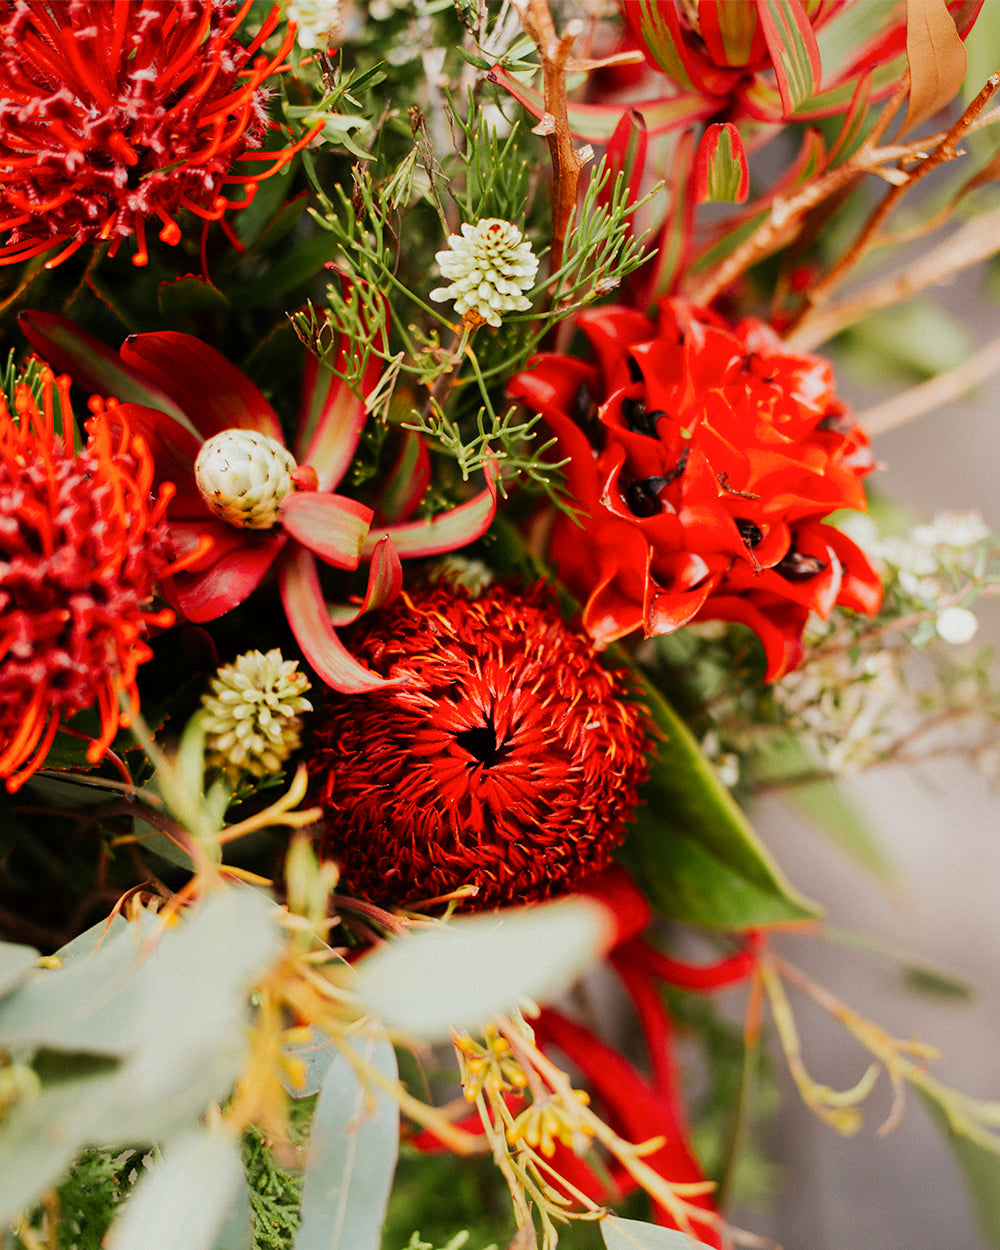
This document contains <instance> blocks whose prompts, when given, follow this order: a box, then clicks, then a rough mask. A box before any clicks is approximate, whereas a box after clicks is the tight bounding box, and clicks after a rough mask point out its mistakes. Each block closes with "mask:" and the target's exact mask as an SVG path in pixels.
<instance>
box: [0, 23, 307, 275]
mask: <svg viewBox="0 0 1000 1250" xmlns="http://www.w3.org/2000/svg"><path fill="white" fill-rule="evenodd" d="M249 8H250V3H249V0H247V2H246V3H243V4H242V5H241V6H240V7H239V9H238V10H237V8H236V5H235V3H232V2H230V0H215V2H214V3H213V0H96V2H95V0H60V2H59V3H58V4H53V3H50V2H49V0H0V229H3V230H4V231H5V232H6V236H7V237H6V242H5V244H4V245H3V246H2V247H0V263H3V264H12V263H15V262H17V261H21V260H25V259H27V258H28V257H30V256H35V255H38V254H39V253H42V252H45V251H48V250H49V249H50V248H54V247H56V246H57V245H59V244H67V245H68V246H66V247H64V249H63V250H62V251H61V252H60V253H59V254H58V255H57V256H55V257H54V258H52V259H50V260H49V261H48V262H47V264H48V265H49V266H52V265H54V264H58V262H59V261H60V260H62V259H63V258H64V257H66V256H68V255H69V254H70V253H71V252H73V251H76V249H77V248H79V247H81V246H82V245H83V244H84V243H95V242H105V241H106V242H108V243H110V245H111V246H110V250H111V253H112V254H113V253H114V252H115V251H116V250H117V249H118V248H119V247H120V245H121V243H122V241H123V240H124V239H127V238H130V237H131V236H133V235H135V237H136V244H137V251H136V255H135V256H134V258H133V261H134V263H135V264H137V265H138V264H145V263H146V260H147V259H148V254H147V251H146V239H145V225H146V222H147V221H149V222H150V223H151V224H152V225H153V227H154V228H157V229H159V237H160V238H161V239H162V240H164V242H166V243H169V244H176V243H177V242H178V241H179V240H180V237H181V231H180V227H179V226H178V224H177V222H176V220H175V216H176V214H177V213H178V212H179V211H180V210H181V209H188V210H190V211H191V212H194V213H196V214H198V215H199V216H200V217H203V218H206V219H211V220H217V219H219V218H221V216H222V214H223V213H224V212H225V211H226V209H227V208H230V207H242V206H243V204H245V203H247V202H249V200H250V199H251V198H252V197H253V194H254V192H255V191H256V189H257V186H256V181H252V180H250V179H248V178H246V177H243V176H240V175H234V174H231V173H230V169H231V167H232V165H233V163H234V161H236V160H239V159H241V158H242V157H244V156H245V154H246V153H247V151H248V150H250V149H255V148H259V147H260V146H261V142H262V140H263V137H264V134H265V131H266V129H267V118H266V114H265V111H264V105H265V102H266V100H267V89H266V88H265V87H264V86H263V82H264V80H265V79H266V78H267V77H268V76H269V75H270V74H271V73H272V72H273V71H274V70H275V68H276V67H277V66H278V64H279V63H280V61H281V59H282V58H283V57H284V55H285V53H286V52H287V51H288V48H289V46H290V44H291V41H292V39H293V38H294V29H293V28H291V27H290V28H289V29H288V32H287V34H286V37H285V39H284V41H283V42H282V44H281V47H280V48H279V49H278V50H277V52H276V54H275V55H274V56H263V55H259V56H255V53H256V51H257V48H258V47H259V45H260V44H261V42H262V41H263V40H264V39H265V38H266V37H267V35H268V34H270V32H271V31H272V30H273V29H274V27H275V26H276V25H277V22H278V19H279V13H278V10H277V8H275V10H274V11H273V12H272V13H271V15H270V16H269V17H268V18H267V20H266V21H265V22H264V24H263V26H262V28H261V30H260V32H259V34H258V35H257V38H256V39H255V40H254V42H253V43H252V44H251V45H250V46H249V47H244V45H243V44H242V43H240V42H239V40H238V39H237V38H236V31H237V29H238V27H239V26H240V24H241V22H242V21H243V19H244V17H245V16H246V14H247V12H248V10H249ZM294 150H295V148H291V149H286V150H285V151H284V152H281V153H274V152H269V153H266V154H265V153H257V154H256V158H257V159H264V160H267V161H269V162H270V163H271V166H272V168H271V169H269V170H267V171H266V172H265V173H263V174H260V175H258V176H257V180H258V181H259V178H260V177H266V176H267V174H268V173H273V172H274V169H275V168H278V167H280V165H282V164H283V163H284V162H285V161H286V160H287V159H288V158H289V157H290V156H291V154H292V152H293V151H294ZM237 183H239V184H243V189H242V190H241V193H240V195H239V196H238V197H237V199H238V201H239V202H238V203H235V202H233V201H230V200H229V199H227V197H226V194H225V187H226V186H227V184H229V185H231V184H237Z"/></svg>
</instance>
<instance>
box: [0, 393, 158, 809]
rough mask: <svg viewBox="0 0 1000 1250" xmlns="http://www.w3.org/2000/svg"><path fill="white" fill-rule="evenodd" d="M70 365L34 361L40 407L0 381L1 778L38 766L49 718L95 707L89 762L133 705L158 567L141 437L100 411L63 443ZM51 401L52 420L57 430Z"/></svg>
mask: <svg viewBox="0 0 1000 1250" xmlns="http://www.w3.org/2000/svg"><path fill="white" fill-rule="evenodd" d="M69 386H70V380H69V378H68V377H61V378H59V379H54V377H53V373H52V370H51V369H48V368H43V369H42V372H41V406H40V407H39V405H38V404H37V403H36V402H35V400H34V399H33V398H32V394H31V391H30V389H29V388H28V386H27V385H25V384H21V385H20V386H19V387H18V388H17V391H16V396H15V404H14V406H15V414H16V415H15V414H11V413H10V412H9V411H8V409H7V404H6V402H5V400H4V399H3V396H2V394H0V777H5V778H6V779H7V788H8V790H15V789H17V788H18V786H20V785H21V784H23V782H24V781H25V780H26V779H27V778H28V777H30V776H31V774H32V773H33V772H35V771H36V770H37V769H38V768H40V767H41V765H42V763H43V762H44V760H45V756H46V755H47V753H48V750H49V748H50V747H51V745H52V740H53V739H54V737H55V735H56V732H57V731H58V729H59V728H60V725H61V724H62V723H63V722H64V721H66V720H68V719H69V718H70V717H71V716H74V715H76V713H77V712H82V711H83V710H84V709H85V708H95V709H96V711H97V713H98V716H99V718H100V724H101V732H100V735H99V736H98V737H97V738H95V739H93V740H92V741H91V744H90V746H89V748H88V752H87V755H88V758H89V759H90V760H91V762H92V763H97V762H98V760H100V758H101V756H102V755H103V754H104V752H105V750H106V749H107V748H108V746H109V745H110V743H111V740H112V739H113V738H114V736H115V734H116V732H117V731H118V728H119V726H120V725H124V724H127V723H128V718H127V716H126V715H123V714H122V712H121V710H120V707H119V696H120V695H122V694H124V695H125V696H126V698H127V699H128V700H129V701H130V702H131V704H132V706H133V707H134V708H138V702H139V700H138V693H137V691H136V685H135V678H136V670H137V668H138V666H139V665H140V664H141V663H143V661H145V660H147V659H149V657H150V655H151V652H150V649H149V647H148V645H147V644H146V642H145V641H144V636H145V634H146V632H147V630H148V629H149V627H150V626H154V627H157V628H160V627H166V626H169V625H171V624H173V620H174V614H173V612H170V611H158V612H157V611H152V610H151V609H150V602H151V600H152V597H153V590H154V588H155V586H156V583H157V580H158V579H159V578H160V577H161V576H162V575H163V574H164V572H166V571H168V569H169V539H168V533H167V522H166V517H165V510H166V506H167V501H168V500H169V498H170V493H171V492H170V488H169V487H166V486H165V487H163V488H162V489H161V490H160V492H159V497H158V498H156V499H154V498H153V497H152V495H151V494H150V489H151V487H152V484H153V465H152V461H151V460H150V456H149V451H148V449H147V447H146V444H145V442H144V440H143V439H142V438H141V437H140V436H139V435H136V434H132V433H131V432H130V430H129V428H128V426H127V425H125V423H124V422H122V421H121V420H118V419H109V418H108V416H106V415H104V414H99V415H97V416H94V417H92V418H91V419H90V420H89V421H88V422H87V435H88V437H87V443H86V446H85V447H84V448H83V449H82V450H80V451H78V452H74V449H73V420H72V413H71V411H70V406H69ZM56 414H59V416H60V417H61V421H62V430H63V433H61V434H60V433H57V432H56Z"/></svg>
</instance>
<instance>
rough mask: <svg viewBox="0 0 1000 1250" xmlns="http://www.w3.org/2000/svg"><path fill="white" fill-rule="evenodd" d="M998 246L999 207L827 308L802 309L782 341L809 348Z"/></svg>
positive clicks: (951, 274)
mask: <svg viewBox="0 0 1000 1250" xmlns="http://www.w3.org/2000/svg"><path fill="white" fill-rule="evenodd" d="M997 252H1000V209H993V210H992V211H990V212H988V213H982V214H980V215H979V216H978V217H976V218H975V219H974V220H972V221H969V222H967V223H966V224H965V225H964V226H961V227H960V228H959V229H958V230H956V231H955V232H954V234H952V235H951V236H950V237H949V238H947V239H945V240H944V242H942V243H940V244H938V246H937V247H935V248H934V249H932V250H931V251H930V252H926V253H925V254H924V255H923V256H921V257H920V258H919V260H917V261H916V262H915V263H914V264H911V265H908V266H907V267H906V268H905V269H903V270H902V271H901V272H899V273H896V274H892V275H891V276H889V277H887V278H884V279H882V280H881V281H879V282H876V283H873V284H872V285H871V286H870V287H868V288H867V289H866V290H864V291H861V292H859V293H858V294H857V295H852V296H850V297H848V298H847V299H844V300H841V301H839V302H838V303H835V304H830V305H828V306H827V307H826V308H823V309H819V310H816V311H811V312H807V313H806V314H805V316H804V317H802V319H801V320H800V322H799V324H798V325H797V326H796V327H795V329H794V330H792V331H790V332H789V333H788V334H786V335H785V341H786V342H787V343H788V345H789V347H791V348H793V349H794V350H795V351H809V350H811V349H812V348H814V347H818V346H819V344H821V343H825V342H826V341H827V340H828V339H831V338H833V336H834V335H835V334H839V333H840V331H841V330H844V329H846V328H847V327H848V326H851V325H854V324H855V323H856V322H858V321H861V320H863V319H864V318H865V317H867V316H869V315H870V314H871V313H873V312H877V311H878V310H879V309H881V308H888V307H890V306H891V305H894V304H898V303H901V302H902V301H903V300H905V299H909V298H910V297H911V296H913V295H916V294H918V293H919V292H920V291H924V290H926V289H927V288H928V287H931V286H936V285H937V284H938V283H941V282H945V281H947V279H949V278H952V277H954V276H955V274H958V273H961V272H962V271H963V270H965V269H969V268H971V266H973V265H977V264H979V263H980V262H981V261H983V260H986V259H987V258H988V257H990V256H993V255H995V254H996V253H997Z"/></svg>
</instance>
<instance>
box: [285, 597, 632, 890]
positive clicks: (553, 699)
mask: <svg viewBox="0 0 1000 1250" xmlns="http://www.w3.org/2000/svg"><path fill="white" fill-rule="evenodd" d="M369 621H370V623H368V624H367V626H366V628H365V630H364V631H363V632H357V633H356V634H355V635H354V637H352V645H353V646H354V648H355V649H356V651H357V653H358V654H359V655H360V656H361V657H362V658H363V659H365V660H366V661H367V662H368V663H369V664H370V665H371V666H372V668H374V669H376V670H377V671H381V672H382V673H383V674H384V675H385V676H387V677H391V678H397V679H402V683H403V684H401V685H399V686H395V687H390V688H387V689H384V690H379V691H376V692H375V693H373V694H367V695H364V696H362V697H353V696H352V697H345V698H337V697H333V696H331V698H330V699H329V700H328V701H327V703H326V704H325V705H324V706H323V707H321V708H320V709H319V710H318V711H317V712H316V714H315V715H314V718H313V730H314V743H313V747H312V752H311V757H310V759H309V761H308V763H309V770H310V773H311V775H312V777H313V779H314V782H315V784H316V786H317V789H318V797H319V801H320V803H321V804H322V806H323V809H324V813H325V838H326V843H325V849H326V850H327V851H328V852H329V853H330V854H332V855H333V856H334V857H335V858H336V859H337V860H338V862H339V863H340V865H341V870H342V880H343V888H344V889H345V890H348V891H354V892H356V893H358V894H360V895H362V896H364V897H366V898H369V899H372V900H373V901H377V902H379V903H380V904H382V905H386V906H391V905H393V904H416V903H419V902H420V901H422V900H428V899H433V898H438V897H440V896H441V895H444V894H448V893H450V892H451V891H453V890H455V889H457V888H458V887H460V886H463V885H470V884H471V885H475V886H476V887H477V888H478V893H477V894H476V895H475V898H474V899H473V900H471V906H473V907H475V908H477V909H481V908H491V907H497V906H502V905H506V904H512V903H523V902H528V901H533V900H536V899H540V898H545V897H547V896H549V895H552V894H562V893H565V892H567V891H569V890H572V889H573V888H574V887H575V886H576V885H577V884H578V883H579V882H581V881H582V880H583V879H584V878H586V877H587V876H589V875H590V874H592V873H593V872H595V871H597V870H599V869H601V868H603V867H604V866H605V865H606V864H607V863H608V862H609V860H610V858H611V854H612V852H613V851H614V849H615V848H616V847H617V846H618V845H619V844H620V842H621V841H622V839H623V837H624V835H625V828H626V825H627V823H628V821H629V820H630V818H631V816H632V813H633V811H634V809H635V806H636V803H637V790H638V787H639V785H640V783H641V782H642V781H643V780H644V779H645V776H646V752H647V750H648V748H649V745H650V733H649V728H648V722H647V719H646V715H645V712H644V710H643V709H642V708H641V706H639V705H638V704H637V703H635V702H634V701H633V700H632V690H631V685H630V682H629V680H628V678H627V677H626V676H625V675H623V674H622V673H621V672H616V671H614V670H608V669H605V668H603V667H602V666H601V664H600V662H599V660H598V657H597V655H596V654H595V651H594V649H593V646H592V645H591V643H590V642H589V640H588V639H587V638H586V636H585V635H584V634H583V633H581V632H580V630H579V629H577V628H576V627H575V626H572V625H569V624H567V623H566V622H564V621H563V620H562V618H561V617H560V615H559V613H558V610H557V608H556V607H555V605H554V603H553V602H552V600H551V599H550V598H549V596H548V594H547V593H546V592H544V591H543V590H542V589H540V588H536V589H535V590H533V591H531V592H529V593H527V594H519V593H517V592H515V591H513V590H511V589H509V588H507V587H505V586H502V585H498V586H493V587H491V588H489V589H488V590H486V591H485V592H484V594H483V595H482V597H481V598H478V599H473V598H471V597H470V595H469V593H468V592H467V591H466V590H464V589H463V588H461V587H459V586H454V585H452V584H450V583H438V584H436V585H434V586H432V587H429V588H425V589H422V590H419V591H416V592H414V593H413V595H412V596H410V595H406V594H404V595H402V596H401V599H400V600H398V601H397V603H396V604H395V605H394V606H393V608H392V609H390V610H387V611H385V612H383V613H382V614H380V615H379V616H378V617H374V618H369Z"/></svg>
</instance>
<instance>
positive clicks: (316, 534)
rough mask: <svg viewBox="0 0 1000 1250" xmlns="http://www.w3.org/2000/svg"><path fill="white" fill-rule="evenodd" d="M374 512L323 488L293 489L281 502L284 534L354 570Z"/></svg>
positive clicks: (334, 562) (343, 566)
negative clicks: (317, 489)
mask: <svg viewBox="0 0 1000 1250" xmlns="http://www.w3.org/2000/svg"><path fill="white" fill-rule="evenodd" d="M373 515H374V513H373V512H372V510H371V508H367V507H365V505H364V504H363V503H358V501H357V500H356V499H348V498H347V496H346V495H331V494H329V493H327V492H323V491H300V490H297V491H293V492H292V493H291V494H290V495H286V496H285V498H284V499H283V500H282V504H281V524H282V527H283V528H284V530H285V533H286V534H289V535H290V536H291V537H292V538H294V539H295V541H296V542H299V543H301V544H302V546H303V547H307V548H308V549H309V550H310V551H311V552H312V553H313V555H317V556H319V558H320V559H321V560H323V561H325V562H326V563H327V564H332V565H333V567H334V568H337V569H356V568H357V567H358V565H359V564H360V562H361V549H362V547H363V545H364V541H365V536H366V535H367V533H368V529H369V527H370V525H371V521H372V516H373Z"/></svg>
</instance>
